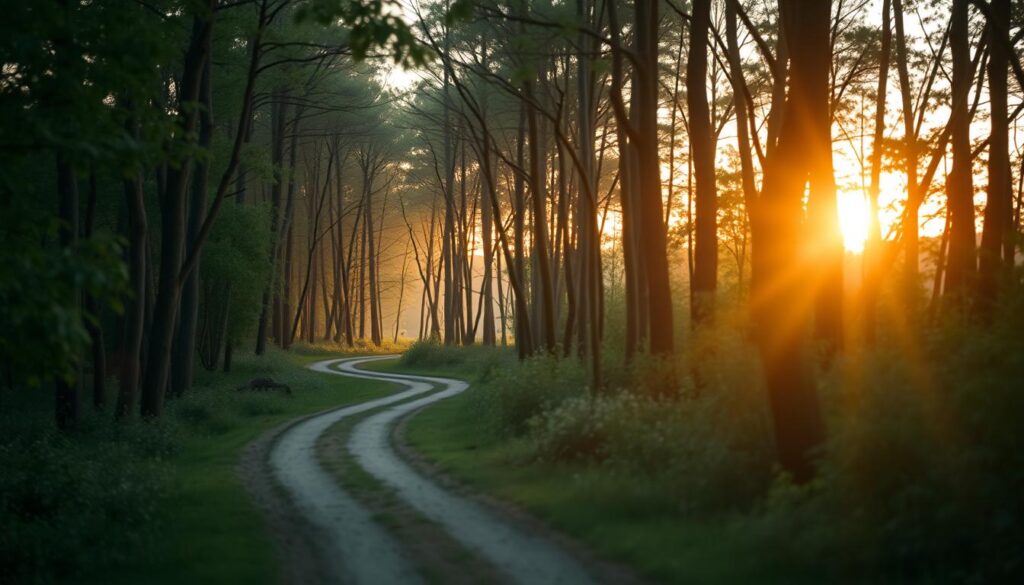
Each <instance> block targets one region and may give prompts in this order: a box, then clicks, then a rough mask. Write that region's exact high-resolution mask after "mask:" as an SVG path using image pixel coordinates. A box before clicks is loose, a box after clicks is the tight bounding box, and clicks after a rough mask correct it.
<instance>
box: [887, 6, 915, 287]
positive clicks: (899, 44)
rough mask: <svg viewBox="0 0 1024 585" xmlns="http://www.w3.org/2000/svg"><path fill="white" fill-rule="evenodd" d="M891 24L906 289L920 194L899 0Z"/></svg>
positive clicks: (912, 261) (909, 283)
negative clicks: (899, 117)
mask: <svg viewBox="0 0 1024 585" xmlns="http://www.w3.org/2000/svg"><path fill="white" fill-rule="evenodd" d="M892 15H893V25H894V27H895V31H896V68H897V71H898V72H899V77H900V100H901V104H902V106H903V166H904V171H905V172H906V174H907V209H906V212H905V213H904V217H903V226H902V229H903V236H902V237H903V246H904V266H903V271H904V272H905V273H906V280H907V289H908V290H912V289H913V288H915V287H916V286H917V273H918V266H917V265H918V248H919V245H918V230H919V229H920V228H919V224H920V219H919V217H918V209H917V206H916V205H914V204H913V202H915V201H918V200H919V199H920V198H921V197H920V195H919V194H918V189H919V188H920V187H919V185H918V183H917V132H916V131H915V129H914V105H913V98H912V96H911V87H910V72H909V54H908V52H907V39H906V35H905V34H904V30H903V0H893V13H892Z"/></svg>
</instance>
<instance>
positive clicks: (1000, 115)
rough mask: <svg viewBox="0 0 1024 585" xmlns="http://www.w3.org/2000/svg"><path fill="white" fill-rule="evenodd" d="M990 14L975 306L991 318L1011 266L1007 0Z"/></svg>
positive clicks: (999, 0) (993, 6) (999, 1)
mask: <svg viewBox="0 0 1024 585" xmlns="http://www.w3.org/2000/svg"><path fill="white" fill-rule="evenodd" d="M991 10H992V18H991V19H990V20H989V27H988V31H989V35H991V38H992V40H991V42H989V45H990V46H991V47H992V49H991V50H992V54H991V56H990V57H989V62H988V93H989V99H990V110H991V113H990V123H991V128H992V130H991V135H990V138H989V154H988V201H987V202H986V204H985V220H984V225H983V228H982V232H981V250H980V255H979V261H980V263H979V267H978V268H979V270H978V277H979V278H978V309H979V311H980V312H981V315H982V317H983V318H985V319H990V318H991V317H992V313H993V311H994V309H995V305H996V302H997V301H998V292H999V287H1000V284H1001V283H1002V281H1004V280H1005V279H1006V277H1007V276H1008V275H1009V272H1010V271H1011V270H1012V268H1013V264H1014V258H1013V244H1012V242H1013V235H1014V234H1013V187H1012V184H1011V183H1012V177H1011V175H1010V145H1009V125H1010V124H1009V114H1008V112H1007V109H1008V108H1007V78H1008V74H1007V67H1008V65H1009V54H1008V53H1009V50H1008V47H1010V46H1011V45H1010V38H1009V30H1008V28H1007V27H1008V26H1009V22H1010V0H992V4H991Z"/></svg>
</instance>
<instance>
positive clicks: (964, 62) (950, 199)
mask: <svg viewBox="0 0 1024 585" xmlns="http://www.w3.org/2000/svg"><path fill="white" fill-rule="evenodd" d="M968 4H969V0H953V7H952V15H951V17H950V18H951V21H950V22H951V25H950V31H949V46H950V49H951V51H952V60H953V80H952V88H953V92H954V93H957V92H958V90H961V88H963V87H967V86H970V85H971V84H973V82H974V76H973V73H972V71H971V54H970V45H969V39H968V11H967V6H968ZM949 123H950V142H951V144H952V150H953V168H952V169H951V170H950V173H949V177H948V178H947V179H946V192H947V205H948V206H949V211H950V231H949V256H948V260H947V262H946V280H945V286H944V287H943V288H944V294H945V297H946V299H947V300H949V301H950V303H949V307H951V308H956V307H958V306H962V304H963V303H964V302H965V301H966V295H967V293H968V290H969V287H970V286H971V284H972V283H973V281H974V278H975V275H976V269H977V263H976V258H975V226H974V179H973V171H972V169H971V159H972V156H971V134H970V133H971V126H970V124H971V121H970V115H969V110H968V105H967V100H957V99H954V100H953V103H952V106H951V111H950V122H949Z"/></svg>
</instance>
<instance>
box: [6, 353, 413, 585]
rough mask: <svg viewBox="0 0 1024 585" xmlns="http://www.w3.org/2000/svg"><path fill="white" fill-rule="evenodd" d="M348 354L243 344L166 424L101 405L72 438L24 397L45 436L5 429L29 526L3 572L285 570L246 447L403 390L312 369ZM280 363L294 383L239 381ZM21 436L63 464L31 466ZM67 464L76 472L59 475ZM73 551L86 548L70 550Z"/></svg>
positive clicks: (280, 377)
mask: <svg viewBox="0 0 1024 585" xmlns="http://www.w3.org/2000/svg"><path fill="white" fill-rule="evenodd" d="M337 355H338V354H335V353H330V352H328V351H327V350H325V349H324V348H301V347H300V348H296V351H295V352H293V353H284V352H279V351H271V352H270V353H269V354H268V355H266V356H263V357H262V358H256V357H255V356H242V357H241V358H240V359H238V360H237V361H236V364H235V368H234V371H233V372H231V373H229V374H224V373H221V372H205V371H204V372H200V373H198V375H197V377H198V379H197V381H196V386H195V389H194V390H193V391H192V392H191V393H190V394H189V395H188V396H187V397H185V398H183V399H179V400H174V401H172V402H171V403H170V404H169V407H168V409H167V412H166V414H165V416H164V418H163V420H161V421H160V422H159V423H156V424H143V423H133V424H130V425H128V426H127V427H124V428H122V427H121V426H119V425H114V424H113V423H111V422H110V416H109V413H106V412H100V413H93V414H91V415H90V416H89V417H88V418H87V420H86V421H85V424H84V425H83V427H84V428H83V429H82V430H81V431H79V432H78V433H76V434H74V435H72V436H70V437H63V436H61V435H59V434H56V433H53V432H52V431H50V430H49V428H50V427H51V426H52V425H51V423H50V422H49V412H48V409H47V408H46V407H47V405H48V401H46V400H43V398H45V397H43V396H41V395H40V396H38V397H26V398H25V399H24V400H19V404H17V405H15V406H14V407H12V412H13V413H14V414H15V415H16V416H18V417H20V418H21V419H22V420H21V423H20V424H21V427H20V430H21V431H23V432H21V433H18V434H19V435H20V436H21V437H29V436H34V437H35V438H33V439H31V440H29V439H27V438H26V439H24V443H23V444H21V445H19V444H17V443H15V441H16V440H17V439H15V440H12V441H10V442H4V441H0V461H3V462H4V463H5V464H8V463H9V464H10V465H5V467H6V468H7V469H9V470H10V469H11V467H12V466H13V467H14V468H15V469H14V473H12V474H9V475H10V477H8V478H7V481H9V482H11V483H12V485H11V486H7V487H11V488H12V489H10V490H8V493H5V494H4V496H5V497H3V498H0V513H3V514H6V515H8V517H9V518H12V519H14V520H16V527H17V528H18V529H17V531H10V532H5V534H4V535H3V536H0V568H3V566H4V563H5V562H6V563H10V565H9V566H10V567H13V569H10V570H11V572H10V573H6V571H7V569H4V570H0V576H3V574H8V576H10V577H12V578H13V580H15V581H20V580H26V581H49V580H57V581H73V582H84V583H143V582H144V583H222V582H233V583H271V582H276V581H277V580H278V571H277V567H276V563H275V556H274V552H273V549H272V545H271V541H270V539H269V537H268V535H266V534H265V531H264V525H263V520H262V518H261V516H260V514H259V513H258V511H257V510H256V509H254V508H253V506H252V505H251V503H250V501H249V498H248V496H247V494H246V491H245V487H244V486H243V485H242V482H241V480H240V478H239V477H238V475H237V472H236V466H237V464H238V461H239V456H240V454H241V452H242V450H243V449H244V447H245V446H246V445H247V444H248V443H249V442H250V441H252V440H253V439H254V438H255V437H257V436H258V435H260V434H261V433H263V432H264V431H266V430H268V429H271V428H273V427H275V426H277V425H279V424H281V423H283V422H285V421H287V420H290V419H293V418H295V417H298V416H301V415H304V414H309V413H313V412H317V411H320V410H325V409H328V408H332V407H335V406H339V405H344V404H348V403H353V402H361V401H363V400H367V399H371V398H374V397H378V396H382V395H385V394H387V393H390V392H392V391H393V386H392V385H391V384H388V383H384V382H376V381H372V380H356V379H351V378H342V377H336V376H328V375H324V374H320V373H316V372H312V371H310V370H307V369H306V368H305V366H306V365H307V364H308V363H311V362H313V361H316V360H318V359H326V358H329V357H334V356H337ZM267 376H270V377H273V378H275V379H276V380H277V381H279V382H285V383H288V384H289V385H290V386H291V387H292V390H293V392H292V395H291V396H285V395H283V394H280V393H276V392H270V393H249V392H246V393H242V392H234V388H236V387H238V386H240V385H242V384H243V383H245V382H246V381H248V380H249V379H251V378H254V377H267ZM87 410H88V409H87ZM12 420H13V417H12ZM0 422H3V423H7V422H9V421H7V420H5V421H0ZM4 426H5V428H6V427H7V425H6V424H5V425H4ZM34 445H43V446H44V447H33V446H34ZM26 446H27V447H26ZM22 448H29V449H36V450H39V449H44V451H43V452H44V453H51V452H52V453H56V454H54V455H52V456H51V457H49V458H44V460H46V461H49V460H50V459H52V462H53V465H52V466H51V465H46V466H40V465H39V464H38V463H36V462H32V461H26V462H25V465H21V464H20V462H21V459H15V458H14V455H15V454H16V453H17V452H18V451H19V450H21V449H22ZM30 453H31V451H30ZM111 453H113V454H111ZM37 460H38V458H37ZM77 462H82V463H81V465H78V464H77ZM30 464H31V466H30ZM47 468H49V469H47ZM53 468H58V469H66V470H65V471H64V472H63V473H55V471H54V469H53ZM19 473H20V474H21V475H20V476H19V475H18V474H19ZM37 476H38V477H37ZM94 476H98V477H95V478H94ZM54 477H57V478H65V479H66V481H64V482H63V483H61V484H60V485H56V486H53V487H50V485H51V484H54V483H55V482H56V481H57V480H55V479H54ZM33 478H35V479H33ZM104 478H107V479H104ZM0 483H3V482H0ZM23 486H24V487H23ZM40 486H41V487H40ZM0 487H4V486H0ZM5 489H6V488H5ZM40 489H42V490H43V492H44V495H43V499H44V500H45V502H44V504H45V505H44V506H43V509H42V510H41V511H40V510H39V508H40V504H39V502H37V500H39V499H40V496H38V495H33V494H32V493H29V491H30V490H35V491H36V492H38V491H40ZM0 491H3V490H0ZM22 491H23V492H25V493H24V494H23V495H19V492H22ZM112 492H113V493H112ZM12 493H13V495H12ZM119 499H120V501H119ZM89 510H92V512H90V511H89ZM33 515H34V516H33ZM0 519H2V518H0ZM69 526H74V527H76V530H69V528H68V527H69ZM12 532H13V534H12ZM94 549H95V550H94ZM108 549H118V550H119V551H121V552H119V553H116V554H112V555H111V556H110V558H100V556H98V555H97V554H96V553H97V551H98V552H99V553H100V555H102V554H103V552H104V551H105V550H108ZM62 551H69V552H62ZM78 551H82V552H80V553H79V552H78ZM122 553H123V554H122ZM69 555H75V556H73V557H71V558H67V559H66V560H62V557H68V556H69ZM5 556H6V557H7V558H4V557H5ZM3 580H4V579H2V578H0V581H3Z"/></svg>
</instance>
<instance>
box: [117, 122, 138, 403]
mask: <svg viewBox="0 0 1024 585" xmlns="http://www.w3.org/2000/svg"><path fill="white" fill-rule="evenodd" d="M129 109H130V108H129ZM130 124H131V129H130V130H129V131H130V132H132V133H137V132H138V127H137V125H136V124H135V123H134V122H130ZM124 197H125V202H126V203H127V206H128V282H129V286H130V289H131V298H129V299H128V301H127V304H126V306H125V327H124V341H123V342H122V346H123V348H122V350H121V351H122V354H123V355H122V357H121V372H120V378H119V380H118V394H117V406H116V407H115V410H114V413H115V416H116V417H117V418H118V419H124V418H127V417H129V416H131V415H132V413H133V412H134V410H135V397H136V395H137V394H138V388H139V377H140V374H141V372H140V370H141V368H140V365H141V360H142V328H143V325H144V324H145V320H146V203H145V200H144V196H143V191H142V177H141V175H140V174H139V173H138V172H135V173H133V175H132V176H131V177H129V178H127V179H125V180H124Z"/></svg>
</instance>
